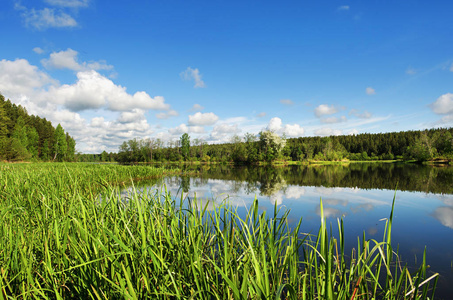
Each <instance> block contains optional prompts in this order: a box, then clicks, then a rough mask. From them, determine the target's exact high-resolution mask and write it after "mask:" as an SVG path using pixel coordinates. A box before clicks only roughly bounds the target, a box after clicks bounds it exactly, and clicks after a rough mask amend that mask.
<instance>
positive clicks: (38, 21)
mask: <svg viewBox="0 0 453 300" xmlns="http://www.w3.org/2000/svg"><path fill="white" fill-rule="evenodd" d="M21 10H22V17H23V19H24V22H25V26H27V27H33V28H36V29H38V30H44V29H47V28H52V27H54V28H64V27H75V26H77V21H76V20H74V19H73V18H72V17H71V16H70V15H68V14H66V13H64V12H62V11H56V10H55V9H53V8H48V7H46V8H43V9H40V10H36V9H34V8H32V9H27V8H25V7H23V6H22V7H21Z"/></svg>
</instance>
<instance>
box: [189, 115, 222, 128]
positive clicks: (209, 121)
mask: <svg viewBox="0 0 453 300" xmlns="http://www.w3.org/2000/svg"><path fill="white" fill-rule="evenodd" d="M218 120H219V117H218V116H216V115H215V114H214V113H212V112H210V113H201V112H197V113H195V114H194V115H189V125H200V126H209V125H214V124H215V122H217V121H218Z"/></svg>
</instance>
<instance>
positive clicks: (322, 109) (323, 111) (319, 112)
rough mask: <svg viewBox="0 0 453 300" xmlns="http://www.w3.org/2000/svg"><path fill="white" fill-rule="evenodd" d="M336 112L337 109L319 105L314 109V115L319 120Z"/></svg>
mask: <svg viewBox="0 0 453 300" xmlns="http://www.w3.org/2000/svg"><path fill="white" fill-rule="evenodd" d="M337 112H338V109H337V108H336V107H335V106H333V105H331V106H329V105H326V104H321V105H319V106H318V107H316V108H315V115H316V116H317V117H318V118H320V117H322V116H325V115H332V114H335V113H337Z"/></svg>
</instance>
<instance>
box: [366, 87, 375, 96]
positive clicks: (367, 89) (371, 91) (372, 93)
mask: <svg viewBox="0 0 453 300" xmlns="http://www.w3.org/2000/svg"><path fill="white" fill-rule="evenodd" d="M365 92H366V94H367V95H375V94H376V91H375V90H374V89H373V88H372V87H370V86H369V87H367V88H366V89H365Z"/></svg>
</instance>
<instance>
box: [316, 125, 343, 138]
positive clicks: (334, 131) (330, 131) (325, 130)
mask: <svg viewBox="0 0 453 300" xmlns="http://www.w3.org/2000/svg"><path fill="white" fill-rule="evenodd" d="M314 132H315V134H316V135H320V136H330V135H342V134H343V132H342V131H341V130H339V129H332V128H329V127H324V128H320V129H318V130H315V131H314Z"/></svg>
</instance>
